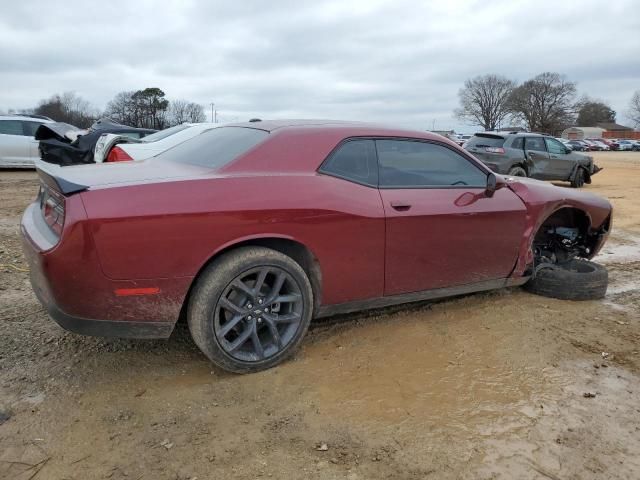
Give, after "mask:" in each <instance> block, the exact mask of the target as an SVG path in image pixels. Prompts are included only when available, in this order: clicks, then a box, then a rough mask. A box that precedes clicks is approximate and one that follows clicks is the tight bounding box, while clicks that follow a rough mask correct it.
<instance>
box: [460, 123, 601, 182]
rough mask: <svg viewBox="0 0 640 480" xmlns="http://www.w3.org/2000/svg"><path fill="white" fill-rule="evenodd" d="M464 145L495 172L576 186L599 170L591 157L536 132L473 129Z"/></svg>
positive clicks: (588, 179) (589, 180)
mask: <svg viewBox="0 0 640 480" xmlns="http://www.w3.org/2000/svg"><path fill="white" fill-rule="evenodd" d="M464 148H465V150H467V151H469V152H470V153H472V154H473V155H474V156H475V157H477V158H478V159H479V160H481V161H482V162H483V163H484V164H485V165H487V166H488V167H489V168H490V169H491V170H493V171H494V172H496V173H502V174H506V175H512V176H515V177H532V178H537V179H539V180H561V181H567V182H571V186H572V187H575V188H580V187H582V186H583V185H584V184H585V183H591V175H593V174H595V173H597V172H599V171H600V170H601V169H600V168H599V167H597V166H596V165H595V164H594V163H593V158H592V157H590V156H588V155H582V154H580V153H575V152H573V151H571V150H570V149H569V148H568V147H566V146H565V145H563V144H562V143H561V142H559V141H558V140H556V139H555V138H553V137H550V136H547V135H540V134H538V133H521V132H482V133H476V134H475V135H474V136H473V137H471V139H470V140H469V141H468V142H467V143H466V144H465V145H464Z"/></svg>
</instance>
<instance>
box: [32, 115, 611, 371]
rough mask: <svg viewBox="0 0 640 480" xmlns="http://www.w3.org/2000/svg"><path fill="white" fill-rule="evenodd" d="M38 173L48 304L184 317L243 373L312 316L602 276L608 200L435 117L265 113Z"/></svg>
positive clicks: (85, 322) (36, 240) (582, 294)
mask: <svg viewBox="0 0 640 480" xmlns="http://www.w3.org/2000/svg"><path fill="white" fill-rule="evenodd" d="M38 174H39V176H40V179H41V186H40V191H39V194H38V198H37V200H36V201H35V202H34V203H32V204H31V205H30V206H29V207H28V208H27V210H26V212H25V213H24V216H23V219H22V233H23V237H24V250H25V253H26V256H27V258H28V261H29V264H30V269H31V281H32V284H33V288H34V290H35V292H36V294H37V296H38V298H39V299H40V301H41V302H42V304H43V305H45V307H46V308H47V310H48V312H49V315H50V316H51V317H52V318H53V319H54V320H55V321H56V322H58V323H59V324H60V325H61V326H63V327H64V328H66V329H68V330H71V331H74V332H78V333H82V334H89V335H104V336H122V337H137V338H157V337H168V336H169V335H170V334H171V332H172V330H173V328H174V325H175V323H176V321H177V320H178V318H179V317H180V316H181V315H184V316H185V317H186V319H187V321H188V324H189V328H190V331H191V333H192V336H193V339H194V341H195V343H196V344H197V345H198V346H199V347H200V349H201V350H202V351H203V352H204V353H205V354H206V355H207V357H209V359H211V360H212V361H213V362H214V363H215V364H217V365H219V366H220V367H222V368H224V369H227V370H231V371H235V372H250V371H257V370H261V369H264V368H268V367H271V366H273V365H275V364H277V363H279V362H281V361H282V360H283V359H285V358H286V357H288V356H289V355H290V354H291V353H292V352H293V351H294V350H295V348H296V347H297V346H298V345H299V344H300V342H301V340H302V337H303V336H304V334H305V332H306V330H307V328H308V326H309V323H310V321H311V319H312V317H322V316H326V315H331V314H334V313H339V312H350V311H356V310H361V309H365V308H371V307H382V306H386V305H391V304H398V303H404V302H412V301H418V300H424V299H431V298H436V297H445V296H451V295H459V294H464V293H469V292H476V291H482V290H489V289H495V288H501V287H505V286H510V285H522V284H525V283H526V282H528V284H527V285H528V286H529V287H530V288H531V290H533V291H536V292H538V293H542V294H546V295H551V296H557V297H561V298H570V299H580V298H597V297H599V296H603V295H604V291H605V290H606V270H604V273H603V272H602V270H603V269H602V267H599V266H597V265H596V264H593V263H591V262H588V261H586V260H580V259H578V257H582V258H587V259H588V258H591V257H593V256H594V255H595V254H596V253H597V252H598V250H599V249H600V247H601V246H602V244H603V243H604V241H605V240H606V238H607V235H608V232H609V226H610V222H611V205H610V204H609V202H607V201H606V200H604V199H601V198H599V197H596V196H594V195H591V194H589V193H586V192H582V191H576V190H571V189H565V188H561V187H556V186H553V185H551V184H548V183H544V182H540V181H535V180H530V179H526V178H508V177H506V178H503V177H501V176H499V175H496V174H494V173H493V172H491V171H490V170H488V169H487V167H485V166H484V165H483V164H482V163H481V162H479V161H478V160H476V159H475V158H474V157H473V156H471V155H470V154H469V153H468V152H465V151H464V150H462V149H461V148H460V147H459V146H457V145H456V144H454V143H453V142H451V141H449V140H447V139H445V138H443V137H441V136H438V135H434V134H430V133H426V132H417V131H407V130H401V129H395V128H387V127H381V126H375V125H369V124H363V123H346V122H330V121H263V122H252V123H245V124H237V125H233V126H225V127H220V128H216V129H213V130H209V131H206V132H204V133H202V134H201V135H199V136H197V137H195V138H194V139H192V140H189V141H187V142H185V143H183V144H181V145H178V146H176V147H174V148H172V149H170V150H168V151H166V152H164V153H162V154H160V155H158V156H156V157H154V158H151V159H148V160H144V161H140V162H128V163H126V164H125V163H115V164H101V165H81V166H69V167H58V166H51V165H46V166H40V167H39V168H38ZM603 275H604V277H603ZM581 279H585V280H584V281H582V283H581ZM567 282H569V284H568V283H567Z"/></svg>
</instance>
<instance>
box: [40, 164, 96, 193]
mask: <svg viewBox="0 0 640 480" xmlns="http://www.w3.org/2000/svg"><path fill="white" fill-rule="evenodd" d="M36 170H37V172H38V176H39V177H40V180H42V182H43V183H45V184H46V185H48V186H49V187H51V188H53V189H54V190H57V191H58V192H60V193H62V194H63V195H71V194H73V193H78V192H83V191H84V190H87V189H88V188H89V187H88V186H86V185H79V184H77V183H73V182H70V181H69V180H65V179H64V178H62V177H59V176H56V175H53V174H52V173H49V172H46V171H45V170H43V169H42V168H41V167H40V166H37V167H36Z"/></svg>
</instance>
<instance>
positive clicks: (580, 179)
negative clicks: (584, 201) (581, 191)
mask: <svg viewBox="0 0 640 480" xmlns="http://www.w3.org/2000/svg"><path fill="white" fill-rule="evenodd" d="M584 180H585V176H584V169H582V168H578V170H577V171H576V174H575V176H574V177H573V179H572V180H571V186H572V187H573V188H582V187H584Z"/></svg>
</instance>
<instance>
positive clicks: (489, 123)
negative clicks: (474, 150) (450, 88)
mask: <svg viewBox="0 0 640 480" xmlns="http://www.w3.org/2000/svg"><path fill="white" fill-rule="evenodd" d="M515 86H516V84H515V82H514V81H512V80H509V79H508V78H506V77H502V76H500V75H493V74H490V75H482V76H478V77H474V78H471V79H468V80H467V81H466V82H464V87H463V88H461V89H460V91H459V92H458V97H460V108H458V109H456V110H455V111H454V113H455V116H456V117H457V118H459V119H461V120H464V121H467V122H471V123H472V124H474V125H480V126H481V127H482V128H484V129H485V130H495V129H496V128H498V127H499V126H500V124H501V123H502V122H503V121H504V120H505V119H506V118H507V116H508V115H509V110H508V108H507V102H508V99H509V95H510V94H511V92H512V91H513V89H514V88H515Z"/></svg>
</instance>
